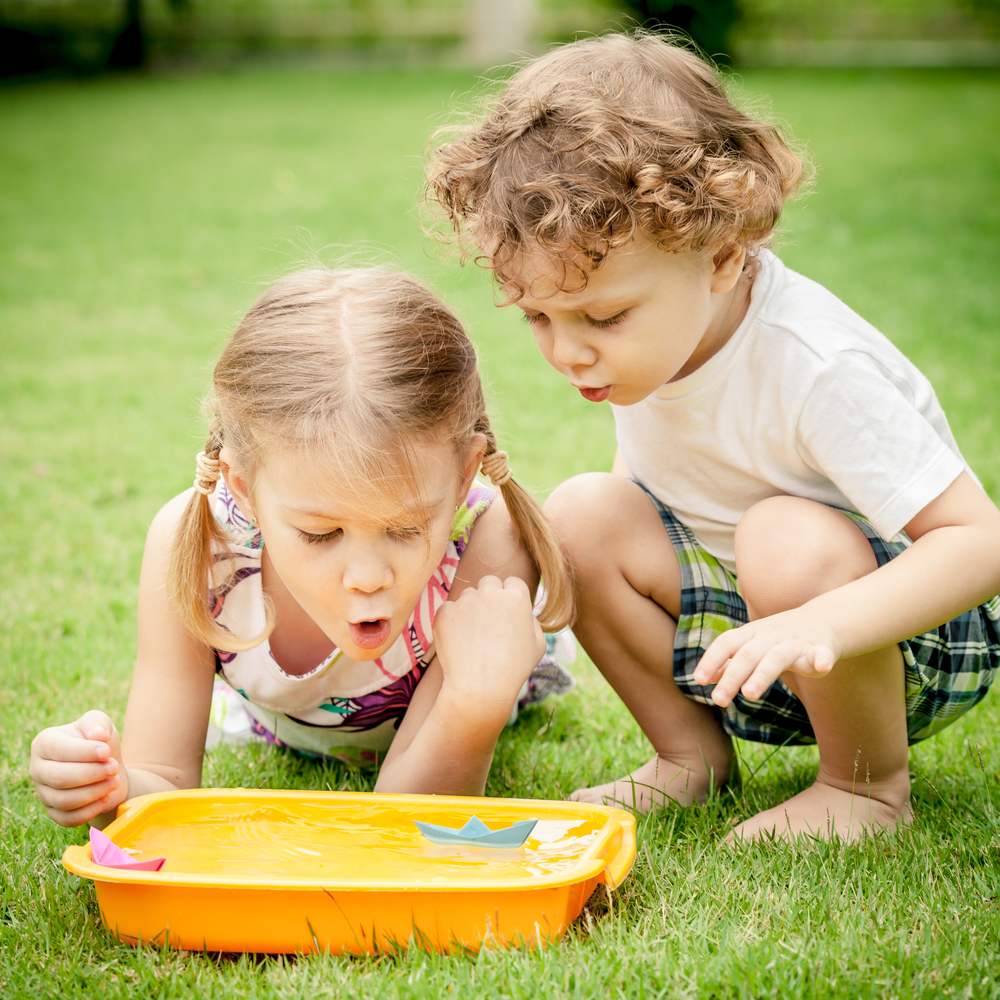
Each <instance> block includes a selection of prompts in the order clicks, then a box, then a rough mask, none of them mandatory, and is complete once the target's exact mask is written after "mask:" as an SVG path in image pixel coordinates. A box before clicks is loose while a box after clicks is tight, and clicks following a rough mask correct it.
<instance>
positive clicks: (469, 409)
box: [30, 269, 572, 826]
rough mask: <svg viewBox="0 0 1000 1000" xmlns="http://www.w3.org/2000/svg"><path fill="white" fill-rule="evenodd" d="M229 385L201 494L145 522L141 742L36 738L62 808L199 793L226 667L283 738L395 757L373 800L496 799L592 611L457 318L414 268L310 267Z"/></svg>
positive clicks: (257, 320)
mask: <svg viewBox="0 0 1000 1000" xmlns="http://www.w3.org/2000/svg"><path fill="white" fill-rule="evenodd" d="M213 384H214V394H215V418H214V420H213V421H212V425H211V430H210V431H209V435H208V440H207V442H206V443H205V449H204V451H203V452H201V453H200V454H199V455H198V460H197V476H196V478H195V482H194V487H193V488H192V489H190V490H188V491H186V492H185V493H183V494H181V495H180V496H178V497H175V498H174V499H173V500H171V501H170V502H169V503H168V504H167V505H166V506H165V507H164V508H163V509H162V510H161V511H160V512H159V514H157V516H156V517H155V518H154V520H153V523H152V526H151V527H150V530H149V536H148V538H147V542H146V550H145V555H144V557H143V564H142V573H141V577H140V583H139V653H138V661H137V664H136V670H135V676H134V678H133V681H132V689H131V692H130V695H129V701H128V708H127V710H126V713H125V727H124V737H123V739H122V740H121V741H119V736H118V730H117V729H116V727H115V725H114V724H113V722H112V721H111V719H110V718H109V717H108V716H107V715H105V714H104V713H103V712H100V711H90V712H87V713H86V714H85V715H83V716H82V717H81V718H79V719H78V720H77V721H76V722H73V723H70V724H69V725H65V726H58V727H55V728H51V729H46V730H44V731H43V732H41V733H39V734H38V736H36V737H35V739H34V741H33V742H32V747H31V767H30V774H31V777H32V779H33V780H34V782H35V785H36V787H37V790H38V795H39V797H40V798H41V800H42V802H43V804H44V806H45V809H46V811H47V812H48V814H49V816H50V817H51V818H52V819H54V820H55V821H56V822H57V823H61V824H63V825H65V826H75V825H78V824H81V823H86V822H88V821H90V822H95V823H104V822H108V821H110V820H111V819H112V818H113V817H114V815H115V811H116V809H117V808H118V806H119V805H120V804H121V803H122V802H124V801H125V800H126V799H129V798H132V797H134V796H136V795H143V794H146V793H149V792H158V791H169V790H171V789H175V788H190V787H196V786H198V785H199V784H200V780H201V766H202V756H203V750H204V746H205V734H206V728H207V725H208V718H209V705H210V702H211V699H212V688H213V678H214V677H215V676H216V674H219V675H220V676H221V677H222V678H223V679H224V680H225V681H226V682H227V683H228V684H229V685H230V686H231V687H232V688H233V689H235V690H236V691H237V692H238V695H239V697H240V698H241V699H242V702H243V703H244V705H245V708H246V709H247V711H248V712H249V713H250V715H251V716H252V718H253V719H254V727H255V729H256V730H257V732H258V733H260V734H262V735H264V736H266V737H267V738H268V739H269V740H271V741H273V742H275V743H279V742H280V743H282V744H285V745H288V746H292V747H295V748H298V749H300V750H303V751H305V752H307V753H312V754H319V755H324V756H332V757H348V758H351V759H355V760H357V759H362V760H376V759H378V756H380V755H383V754H384V762H383V764H382V769H381V771H380V773H379V776H378V781H377V783H376V786H375V787H376V790H377V791H386V792H428V793H439V794H465V795H468V794H474V795H480V794H482V792H483V788H484V785H485V782H486V777H487V773H488V771H489V767H490V762H491V759H492V755H493V750H494V746H495V744H496V740H497V737H498V735H499V733H500V731H501V730H502V728H503V726H504V724H505V723H506V721H507V719H508V718H509V716H510V714H511V709H512V707H513V706H514V703H515V701H516V699H517V697H518V693H519V691H520V690H521V687H522V685H523V684H524V682H525V680H526V679H527V677H528V675H529V674H530V673H531V670H532V668H533V667H534V666H535V664H536V663H538V661H539V658H540V657H541V655H542V653H543V652H544V650H545V642H544V639H543V636H542V631H541V628H540V627H539V625H541V627H544V628H546V629H557V628H559V627H561V626H563V625H565V624H566V622H567V621H568V620H569V618H570V617H571V613H572V598H571V589H570V584H569V579H568V575H567V570H566V567H565V565H564V563H563V561H562V558H561V555H560V552H559V548H558V546H557V544H556V543H555V541H554V538H553V535H552V533H551V531H550V529H549V527H548V526H547V524H546V522H545V520H544V518H543V517H542V514H541V512H540V510H539V509H538V507H537V506H536V505H535V503H534V501H533V500H532V499H531V497H530V496H529V495H528V494H527V493H526V492H525V491H524V490H523V489H522V488H521V487H520V486H518V485H517V483H516V482H515V481H514V479H513V478H512V476H511V471H510V469H509V468H508V466H507V456H506V454H505V453H504V452H502V451H497V447H496V440H495V438H494V436H493V432H492V431H491V430H490V422H489V418H488V417H487V415H486V411H485V409H484V402H483V390H482V385H481V382H480V378H479V372H478V370H477V366H476V358H475V352H474V350H473V346H472V344H471V342H470V341H469V339H468V337H467V335H466V333H465V331H464V330H463V329H462V327H461V325H460V324H459V322H458V320H457V319H456V318H455V317H454V316H453V315H452V314H451V313H450V312H449V311H448V310H447V309H446V308H445V306H444V305H443V304H442V303H441V302H440V301H439V300H438V299H437V298H435V297H434V296H433V295H432V294H431V293H430V292H428V291H427V290H426V289H424V288H423V287H421V286H420V285H419V284H418V283H417V282H415V281H414V280H412V279H411V278H408V277H406V276H403V275H399V274H393V273H390V272H388V271H385V270H376V269H372V270H342V271H325V270H310V271H304V272H302V273H299V274H295V275H293V276H291V277H288V278H286V279H285V280H283V281H281V282H280V283H279V284H277V285H276V286H275V287H274V288H272V289H271V290H270V291H268V292H265V293H264V295H262V296H261V297H260V298H259V299H258V300H257V302H255V303H254V305H253V306H252V307H251V309H250V311H249V312H248V313H247V316H246V318H245V319H244V320H243V322H242V323H241V324H240V326H239V328H238V329H237V331H236V333H235V334H234V335H233V337H232V339H231V340H230V342H229V344H228V346H227V347H226V349H225V350H224V351H223V353H222V356H221V357H220V359H219V362H218V364H217V365H216V366H215V372H214V379H213ZM480 467H482V469H483V472H484V473H485V474H486V475H487V476H488V477H489V478H490V479H491V480H492V481H493V484H494V485H495V486H497V487H499V489H500V492H501V495H500V496H497V495H496V494H495V491H494V490H490V489H486V488H484V487H482V486H477V485H475V484H474V476H475V474H476V472H477V470H478V469H479V468H480ZM539 574H541V575H542V576H544V578H545V582H546V587H547V595H548V596H547V598H546V601H545V605H544V607H543V609H542V611H541V613H540V615H539V617H538V619H536V618H535V617H534V615H533V614H532V607H531V595H532V594H533V593H534V592H535V588H536V586H537V584H538V578H539Z"/></svg>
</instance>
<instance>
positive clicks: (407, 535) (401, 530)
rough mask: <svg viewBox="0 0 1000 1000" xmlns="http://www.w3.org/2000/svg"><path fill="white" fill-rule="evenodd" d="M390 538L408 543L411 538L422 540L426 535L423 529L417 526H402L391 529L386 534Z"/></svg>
mask: <svg viewBox="0 0 1000 1000" xmlns="http://www.w3.org/2000/svg"><path fill="white" fill-rule="evenodd" d="M386 533H387V534H388V535H389V537H390V538H395V539H397V540H398V541H404V542H405V541H408V540H409V539H411V538H422V537H423V535H424V530H423V528H419V527H417V526H416V525H409V524H408V525H400V526H397V527H393V528H389V529H388V531H387V532H386Z"/></svg>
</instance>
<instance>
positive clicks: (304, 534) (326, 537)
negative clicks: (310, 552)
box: [299, 528, 344, 545]
mask: <svg viewBox="0 0 1000 1000" xmlns="http://www.w3.org/2000/svg"><path fill="white" fill-rule="evenodd" d="M343 533H344V532H343V530H342V529H341V528H334V529H333V531H327V532H324V533H323V534H322V535H314V534H313V533H312V532H310V531H302V530H299V536H300V537H301V538H302V539H303V540H304V541H305V542H308V544H310V545H318V544H320V543H321V542H332V541H333V540H334V539H336V538H339V537H340V536H341V535H342V534H343Z"/></svg>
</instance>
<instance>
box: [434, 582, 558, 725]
mask: <svg viewBox="0 0 1000 1000" xmlns="http://www.w3.org/2000/svg"><path fill="white" fill-rule="evenodd" d="M434 645H435V648H436V650H437V656H438V660H439V661H440V663H441V670H442V673H443V674H444V687H443V692H445V691H447V692H448V694H449V696H450V697H451V698H453V699H454V700H455V703H456V704H459V705H462V706H463V708H465V707H469V708H471V707H472V706H474V705H475V706H479V707H480V709H482V710H486V711H487V712H489V713H493V714H497V715H498V716H499V715H502V716H503V718H504V719H506V718H507V716H508V715H509V714H510V710H511V707H512V706H513V704H514V699H515V698H517V694H518V692H519V691H520V690H521V685H522V684H524V682H525V681H526V680H527V679H528V676H529V675H530V674H531V671H532V670H533V669H534V668H535V664H537V663H538V661H539V660H540V659H541V658H542V656H543V655H544V654H545V637H544V636H543V635H542V630H541V628H540V627H539V625H538V622H537V620H536V619H535V616H534V615H533V614H532V609H531V595H530V594H529V592H528V587H527V584H525V582H524V581H523V580H522V579H521V578H520V577H517V576H511V577H508V578H507V579H506V580H505V581H503V583H501V582H500V579H499V578H498V577H495V576H484V577H482V578H481V579H480V581H479V586H478V587H469V588H467V589H466V590H464V591H463V592H462V594H461V596H460V597H459V598H458V600H456V601H446V602H445V603H444V604H443V605H442V606H441V608H440V610H439V611H438V613H437V615H436V617H435V619H434Z"/></svg>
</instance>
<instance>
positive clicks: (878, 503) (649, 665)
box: [429, 35, 1000, 839]
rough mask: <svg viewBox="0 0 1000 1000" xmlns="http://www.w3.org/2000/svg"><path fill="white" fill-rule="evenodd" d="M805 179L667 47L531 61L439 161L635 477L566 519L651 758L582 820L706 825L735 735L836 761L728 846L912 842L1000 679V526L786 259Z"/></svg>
mask: <svg viewBox="0 0 1000 1000" xmlns="http://www.w3.org/2000/svg"><path fill="white" fill-rule="evenodd" d="M803 172H804V170H803V165H802V162H801V160H800V159H799V157H798V156H797V155H796V154H795V153H794V152H793V151H792V149H791V148H790V147H789V145H788V144H787V143H786V142H785V141H784V140H783V138H782V137H781V135H780V134H779V132H778V131H777V130H776V129H775V128H774V127H773V126H772V125H770V124H766V123H764V122H761V121H757V120H754V119H753V118H752V117H750V116H748V115H747V114H745V113H743V112H742V111H741V110H740V109H738V108H737V107H735V106H734V104H733V103H732V102H731V101H730V99H729V98H728V96H727V95H726V92H725V90H724V88H723V86H722V84H721V82H720V80H719V78H718V77H717V76H716V74H715V72H714V71H713V70H712V69H711V68H710V67H709V66H708V65H706V64H705V63H704V62H702V61H701V60H700V59H698V58H697V57H696V56H694V55H693V54H692V53H690V52H689V51H686V50H685V49H683V48H681V47H679V46H676V45H673V44H670V43H669V42H667V41H664V40H663V39H661V38H658V37H656V36H650V35H632V36H628V35H608V36H604V37H600V38H591V39H588V40H585V41H581V42H576V43H574V44H572V45H567V46H564V47H562V48H559V49H556V50H554V51H552V52H550V53H549V54H547V55H545V56H543V57H541V58H539V59H537V60H535V61H534V62H532V63H530V64H529V65H527V66H526V67H525V68H524V69H522V70H521V71H520V72H518V73H517V74H516V75H515V76H514V77H513V78H512V79H511V80H510V82H509V83H508V84H507V85H506V86H505V88H504V89H503V91H502V93H501V94H500V96H499V99H498V100H497V101H496V102H495V104H494V106H493V107H492V108H491V109H490V111H489V112H488V114H487V115H486V117H485V119H484V120H480V121H476V122H474V123H472V124H470V125H467V126H466V127H465V128H464V129H462V130H460V131H459V134H458V135H457V136H454V137H452V138H451V141H449V142H447V143H445V144H441V145H439V147H438V148H437V149H436V150H435V151H434V153H433V156H432V159H431V165H430V187H429V196H430V198H431V200H432V201H433V202H435V203H436V204H437V205H438V206H440V208H441V209H442V210H443V212H444V213H445V215H446V216H447V218H448V219H449V220H450V222H451V224H452V226H453V227H454V230H455V232H456V234H457V237H458V240H459V242H460V244H461V245H462V247H463V248H464V249H465V250H466V251H468V250H469V249H470V248H471V247H475V248H477V249H478V252H479V254H480V255H481V259H482V260H484V262H485V263H486V264H487V265H488V266H489V267H491V268H492V269H493V272H494V275H495V277H496V279H497V281H498V283H499V285H500V288H501V290H502V292H503V294H504V296H505V298H506V300H507V302H508V303H516V305H517V306H518V307H519V308H520V309H522V310H523V311H524V315H525V317H526V319H527V321H528V323H529V324H530V327H531V330H532V332H533V333H534V336H535V339H536V341H537V343H538V347H539V349H540V350H541V352H542V355H543V356H544V358H545V360H546V361H548V362H549V364H550V365H552V366H553V367H554V368H556V370H557V371H560V372H562V373H563V374H564V375H565V376H566V377H567V378H568V379H569V381H570V383H571V384H572V385H573V386H574V387H576V388H577V389H579V391H580V392H581V394H582V395H583V396H584V397H585V398H586V399H588V400H591V401H593V402H595V403H599V402H602V401H604V400H608V401H610V403H611V404H612V408H613V410H614V416H615V421H616V427H617V435H618V445H619V455H618V457H617V458H616V463H615V473H618V474H614V473H612V474H607V473H589V474H586V475H582V476H577V477H575V478H574V479H571V480H569V481H568V482H566V483H563V484H562V485H561V486H560V487H559V488H558V489H556V491H555V492H554V493H553V494H552V496H551V497H550V499H549V502H548V504H547V512H548V514H549V515H550V517H551V518H552V520H553V521H554V523H555V525H556V529H557V532H558V533H559V535H560V537H561V538H562V540H563V543H564V545H565V547H566V551H567V553H568V555H569V558H570V560H571V563H572V566H573V569H574V572H575V577H576V582H577V588H578V601H579V604H578V607H579V615H578V620H577V623H576V626H575V631H576V633H577V635H578V636H579V638H580V640H581V641H582V643H583V645H584V648H585V649H586V650H587V652H588V653H589V655H590V656H591V658H592V659H593V661H594V662H595V663H596V664H597V666H598V668H599V669H600V670H601V672H602V673H603V674H604V676H605V677H606V678H607V679H608V681H609V682H610V683H611V684H612V686H613V687H614V689H615V690H616V691H617V692H618V694H619V695H620V696H621V698H622V700H623V701H624V702H625V704H626V705H627V706H628V708H629V710H630V711H631V712H632V714H633V715H634V716H635V718H636V720H637V721H638V722H639V724H640V725H641V727H642V729H643V732H644V733H645V734H646V736H647V737H648V738H649V740H650V742H651V743H652V745H653V749H654V750H655V756H654V757H653V758H652V759H651V760H650V761H649V762H648V763H646V764H644V765H643V766H642V767H640V768H638V769H637V770H636V771H634V772H633V773H632V774H630V775H627V776H626V777H624V778H619V779H618V780H616V781H611V782H609V783H607V784H602V785H597V786H595V787H593V788H586V789H581V790H579V791H577V792H576V793H574V797H575V798H577V799H581V800H585V801H617V802H623V803H626V804H629V805H634V806H635V807H637V808H638V809H640V810H642V811H645V810H648V809H649V808H651V807H652V806H654V805H656V804H657V803H660V802H662V801H663V800H664V799H665V798H672V799H676V800H678V801H679V802H681V803H690V802H692V801H695V800H698V801H701V800H704V798H705V797H706V795H707V794H708V793H709V790H710V788H711V787H712V785H713V783H714V784H715V786H716V787H719V786H722V785H724V784H725V783H726V782H731V781H733V780H734V779H735V778H736V768H735V763H734V754H733V746H732V737H739V738H742V739H749V740H757V741H761V742H764V743H770V744H777V745H783V744H794V743H815V744H817V745H818V749H819V761H820V763H819V773H818V775H817V778H816V780H815V782H814V783H813V784H812V785H811V786H809V787H808V788H806V789H805V790H804V791H802V792H800V793H799V794H797V795H795V796H794V797H792V798H791V799H789V800H788V801H786V802H783V803H781V804H780V805H778V806H776V807H775V808H771V809H768V810H765V811H763V812H761V813H759V814H757V815H756V816H753V817H751V818H750V819H748V820H746V821H745V822H743V823H742V824H740V825H739V826H738V827H736V829H735V830H734V832H733V834H732V836H734V837H736V838H741V837H742V838H755V837H759V836H761V835H777V836H795V835H797V834H800V833H808V834H811V835H814V836H821V837H825V836H831V835H839V836H842V837H845V838H849V839H850V838H855V837H857V836H859V835H860V834H862V833H863V832H864V831H866V830H877V829H881V828H888V827H894V826H896V825H897V824H899V823H903V822H908V821H909V819H910V779H909V773H908V751H907V747H908V744H910V743H914V742H916V741H918V740H922V739H925V738H927V737H928V736H931V735H933V734H934V733H936V732H938V731H939V730H941V729H942V728H944V727H945V726H947V725H948V724H949V723H951V722H952V721H954V720H955V719H956V718H957V717H958V716H959V715H961V714H962V713H963V712H965V711H967V710H968V709H970V708H971V707H972V706H973V705H975V704H976V703H977V702H978V701H980V700H981V699H982V698H983V696H984V695H985V694H986V691H987V690H988V688H989V686H990V684H991V682H992V680H993V677H994V675H995V673H996V670H997V667H998V665H1000V627H998V622H1000V599H998V597H997V593H998V591H1000V511H998V510H997V508H996V507H995V506H994V504H993V503H992V502H991V501H990V499H989V498H988V497H987V495H986V494H985V492H984V491H983V490H982V488H981V486H980V484H979V482H978V480H977V479H976V477H975V475H974V474H973V472H972V470H971V469H970V468H969V466H968V465H967V463H966V462H965V460H964V459H963V457H962V455H961V452H960V451H959V448H958V445H957V444H956V442H955V439H954V437H953V435H952V433H951V431H950V429H949V427H948V422H947V420H946V418H945V415H944V413H943V412H942V409H941V407H940V405H939V404H938V401H937V399H936V398H935V395H934V391H933V389H932V388H931V386H930V384H929V382H928V381H927V379H926V378H925V377H924V376H923V375H922V374H921V373H920V372H919V371H918V370H917V369H916V368H915V367H914V366H913V365H912V364H911V363H910V362H909V361H908V360H907V359H906V358H905V357H904V356H903V355H902V354H901V353H900V352H899V351H898V350H897V349H896V348H895V347H893V345H892V344H891V343H890V342H889V341H888V340H887V339H886V338H885V337H884V336H883V335H882V334H880V333H879V332H878V331H877V330H876V329H874V328H873V327H872V326H871V325H869V324H868V323H866V322H865V321H864V320H863V319H861V317H859V316H857V315H856V314H855V313H854V312H852V311H851V310H850V309H849V308H848V307H847V306H845V305H844V304H843V303H842V302H840V301H839V300H838V299H837V298H836V297H835V296H834V295H832V294H831V293H830V292H828V291H827V290H825V289H824V288H822V287H821V286H819V285H817V284H815V283H814V282H812V281H810V280H809V279H807V278H805V277H803V276H801V275H799V274H796V273H795V272H793V271H791V270H789V269H788V268H786V267H785V266H784V264H783V263H782V262H781V261H780V260H779V259H778V257H776V256H775V255H774V254H773V253H772V252H771V251H769V250H768V249H767V244H768V242H769V240H770V238H771V236H772V233H773V231H774V228H775V225H776V223H777V220H778V217H779V215H780V213H781V210H782V206H783V204H784V202H785V200H786V199H787V198H788V197H789V196H790V195H792V194H793V193H794V192H795V191H796V189H797V188H798V187H799V186H800V184H801V182H802V179H803Z"/></svg>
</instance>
